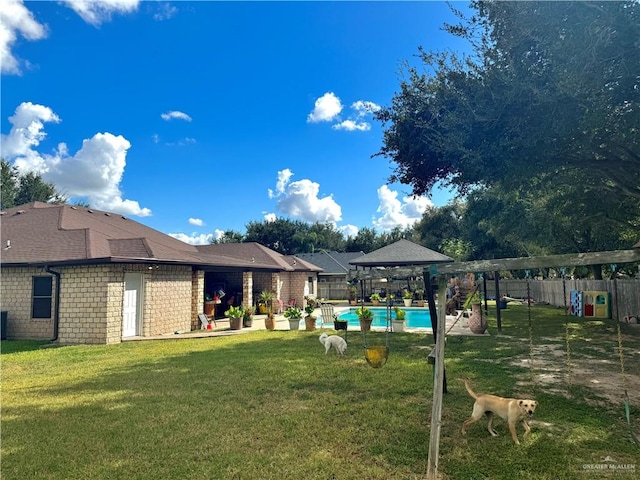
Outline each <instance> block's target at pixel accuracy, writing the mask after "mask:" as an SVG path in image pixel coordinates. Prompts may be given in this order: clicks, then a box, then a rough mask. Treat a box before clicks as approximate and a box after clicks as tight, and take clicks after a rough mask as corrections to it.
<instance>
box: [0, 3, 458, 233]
mask: <svg viewBox="0 0 640 480" xmlns="http://www.w3.org/2000/svg"><path fill="white" fill-rule="evenodd" d="M2 5H3V6H2V7H0V8H1V9H2V13H1V14H0V54H1V59H0V61H1V66H2V85H1V87H2V88H1V106H2V120H1V121H2V123H1V132H2V138H1V141H2V143H1V153H2V157H3V158H5V159H7V160H9V161H10V162H12V163H13V164H15V165H16V166H18V167H19V169H20V170H21V171H23V172H25V171H29V170H32V171H36V172H39V173H41V174H42V175H43V178H44V179H45V180H47V181H52V182H54V183H55V184H56V185H57V186H58V188H59V189H60V190H61V191H62V192H63V193H65V194H66V195H67V196H68V197H69V198H70V199H71V201H74V200H82V201H87V202H88V203H89V204H90V205H91V206H92V207H94V208H96V209H100V210H107V211H114V212H119V213H123V214H125V215H127V216H129V217H131V218H132V219H135V220H136V221H139V222H141V223H144V224H145V225H148V226H150V227H152V228H155V229H157V230H160V231H162V232H164V233H167V234H171V235H174V236H176V237H177V238H180V239H182V240H184V241H187V242H189V243H195V244H197V243H209V241H210V240H211V238H212V237H215V236H217V235H219V234H220V232H222V231H225V230H236V231H239V232H241V233H244V232H245V225H246V224H247V223H248V222H250V221H263V220H269V219H273V218H276V217H282V218H289V219H291V220H301V221H305V222H314V221H319V222H330V223H333V224H335V225H336V227H337V228H338V229H340V230H341V231H343V232H344V233H345V235H348V234H355V233H356V232H357V230H358V229H360V228H362V227H369V228H375V229H376V230H377V231H379V232H382V231H385V230H389V229H391V228H393V227H395V226H401V227H406V226H408V225H411V224H412V223H414V222H415V221H416V220H418V219H419V218H420V217H421V215H422V212H423V211H424V210H425V208H427V207H428V206H429V205H431V204H432V202H433V204H435V205H444V204H445V203H447V201H448V200H449V199H450V198H451V194H450V193H448V192H446V191H438V192H434V195H433V197H432V198H431V200H429V199H427V198H419V199H413V198H411V196H410V195H409V192H410V187H409V186H407V185H399V184H392V185H389V184H387V178H388V176H389V175H390V174H391V172H392V167H393V165H392V164H391V163H390V162H389V160H387V159H385V158H383V157H376V158H371V156H372V155H373V154H375V153H376V152H378V151H379V149H380V147H381V146H382V128H381V125H380V124H379V123H378V122H376V121H375V120H374V118H373V115H372V114H373V112H374V111H375V110H376V109H378V108H380V107H381V106H387V105H389V104H390V102H391V98H392V96H393V94H394V93H395V92H396V91H398V89H399V83H400V80H401V75H402V71H403V68H402V65H403V62H405V61H409V62H411V63H413V64H416V62H417V60H416V58H415V55H416V53H417V51H418V46H420V45H422V46H423V47H425V48H426V49H427V50H443V49H454V50H459V49H461V48H464V47H465V45H464V44H463V43H462V42H461V41H459V40H456V39H454V38H453V37H451V36H450V35H448V34H446V33H445V32H443V31H442V30H441V27H442V25H443V23H444V22H445V21H449V22H453V21H454V20H455V18H454V17H453V14H452V13H451V12H450V10H449V7H448V6H447V5H446V4H445V3H444V2H399V3H396V2H349V3H347V2H273V3H272V2H157V1H153V2H152V1H149V2H138V1H136V0H104V1H99V2H91V3H88V2H83V1H79V0H78V1H60V2H24V3H23V2H21V1H16V0H9V1H4V2H3V3H2ZM465 5H466V3H456V4H455V6H456V7H458V8H460V7H463V6H465Z"/></svg>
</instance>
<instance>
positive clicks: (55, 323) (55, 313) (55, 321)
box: [45, 265, 61, 342]
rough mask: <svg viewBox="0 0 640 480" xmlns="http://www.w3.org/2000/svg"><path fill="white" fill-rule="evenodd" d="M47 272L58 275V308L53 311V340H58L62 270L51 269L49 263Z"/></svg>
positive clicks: (46, 268)
mask: <svg viewBox="0 0 640 480" xmlns="http://www.w3.org/2000/svg"><path fill="white" fill-rule="evenodd" d="M45 270H46V271H47V273H50V274H52V275H54V276H55V277H56V308H55V309H54V311H53V338H52V339H51V341H52V342H56V341H57V340H58V327H59V325H60V278H61V275H60V272H56V271H54V270H51V268H50V267H49V266H48V265H47V266H46V267H45Z"/></svg>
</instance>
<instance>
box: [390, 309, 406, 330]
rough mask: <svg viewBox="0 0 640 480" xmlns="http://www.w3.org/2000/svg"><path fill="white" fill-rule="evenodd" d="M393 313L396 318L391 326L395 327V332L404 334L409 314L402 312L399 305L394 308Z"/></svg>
mask: <svg viewBox="0 0 640 480" xmlns="http://www.w3.org/2000/svg"><path fill="white" fill-rule="evenodd" d="M393 312H394V313H395V317H393V319H392V320H391V326H392V327H393V331H394V332H404V322H405V317H406V315H407V312H405V311H404V310H402V309H401V308H400V307H398V306H397V305H396V306H395V307H393Z"/></svg>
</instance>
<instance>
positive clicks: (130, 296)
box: [122, 273, 142, 337]
mask: <svg viewBox="0 0 640 480" xmlns="http://www.w3.org/2000/svg"><path fill="white" fill-rule="evenodd" d="M141 291H142V275H140V274H138V273H125V275H124V309H123V317H122V336H123V337H135V336H136V335H138V331H139V328H138V323H139V319H140V315H139V312H140V311H141V309H140V306H141V305H140V304H141V299H142V296H141V295H140V292H141Z"/></svg>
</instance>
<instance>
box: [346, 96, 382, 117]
mask: <svg viewBox="0 0 640 480" xmlns="http://www.w3.org/2000/svg"><path fill="white" fill-rule="evenodd" d="M351 108H353V109H354V110H355V111H356V115H357V116H358V117H364V116H366V115H371V114H374V113H376V112H378V111H380V105H377V104H375V103H373V102H370V101H368V100H358V101H357V102H353V103H352V104H351Z"/></svg>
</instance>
